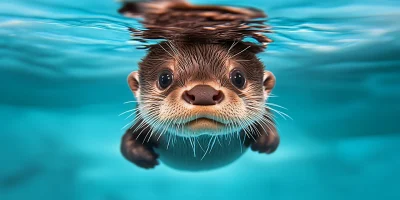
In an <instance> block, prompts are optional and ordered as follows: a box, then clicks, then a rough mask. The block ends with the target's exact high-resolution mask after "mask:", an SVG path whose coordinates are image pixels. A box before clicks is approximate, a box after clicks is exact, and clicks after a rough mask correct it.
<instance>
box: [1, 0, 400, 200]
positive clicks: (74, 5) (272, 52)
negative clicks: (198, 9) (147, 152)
mask: <svg viewBox="0 0 400 200" xmlns="http://www.w3.org/2000/svg"><path fill="white" fill-rule="evenodd" d="M191 2H193V3H208V4H210V3H212V4H223V5H241V6H253V7H257V8H259V9H262V10H264V11H265V12H266V13H267V14H268V15H269V21H268V23H269V24H270V25H271V26H272V29H273V30H274V33H272V34H269V37H271V38H272V39H273V40H274V42H273V43H272V44H271V45H270V46H269V47H268V50H267V51H266V52H265V53H262V54H260V57H261V59H262V61H263V62H264V63H265V65H266V67H267V69H268V70H271V71H273V72H274V74H275V75H276V77H277V86H276V88H275V90H274V91H273V93H274V94H275V95H277V96H278V97H277V98H272V99H271V101H272V102H273V103H276V104H279V105H282V106H284V107H286V108H288V110H287V111H285V112H286V113H287V114H289V115H290V116H291V117H292V118H293V120H284V119H283V118H278V127H279V130H280V134H281V146H280V147H279V149H278V150H277V151H276V152H275V153H274V154H272V155H270V156H266V155H261V154H257V153H252V152H250V151H249V152H247V153H246V154H245V155H244V156H243V157H242V158H240V159H239V160H238V161H237V162H235V163H234V164H232V165H229V166H227V167H224V168H221V169H218V170H213V171H209V172H197V173H189V172H180V171H176V170H173V169H170V168H168V167H166V166H164V165H160V166H158V167H157V168H156V169H155V170H142V169H139V168H137V167H135V166H133V165H132V164H131V163H129V162H127V161H125V160H124V159H123V158H122V156H121V155H120V153H119V142H120V137H121V135H122V134H123V132H124V131H123V130H121V127H123V126H124V125H125V124H126V123H127V122H128V121H125V120H124V117H118V114H119V113H121V112H123V111H125V110H128V109H130V108H131V107H132V106H133V105H132V104H123V102H125V101H130V100H133V96H132V94H131V93H130V91H129V88H128V86H127V84H126V76H127V75H128V74H129V72H131V71H133V70H136V69H137V63H138V61H140V58H141V57H142V56H143V55H144V54H145V52H144V51H142V50H137V49H135V47H134V45H135V43H134V42H130V41H129V39H130V34H129V32H128V30H127V27H128V26H137V25H138V23H137V22H136V21H134V20H132V19H128V18H125V17H123V16H120V15H119V14H118V13H117V9H118V8H119V4H118V3H117V2H115V1H112V0H104V1H94V0H81V1H77V0H70V1H61V0H35V1H32V0H18V1H12V2H10V1H0V78H1V80H2V81H1V84H0V91H1V96H0V97H1V98H0V121H1V125H2V126H1V129H0V150H1V151H0V163H1V165H0V199H2V200H8V199H28V198H29V199H107V200H108V199H117V200H119V199H121V200H122V199H161V198H164V199H188V198H190V199H205V198H207V199H210V200H211V199H288V200H290V199H399V198H400V194H399V192H398V185H399V184H398V182H399V181H398V180H399V179H400V170H399V169H400V155H399V152H400V127H399V125H398V124H399V118H400V114H399V112H400V106H399V102H400V56H399V55H400V54H399V52H400V42H399V41H400V40H399V35H400V21H399V20H398V19H400V3H399V1H395V0H385V1H378V0H374V1H373V0H364V1H361V0H358V1H355V0H353V1H349V0H346V1H344V0H339V1H333V2H325V1H313V0H289V1H265V0H251V1H231V0H230V1H228V0H209V1H201V0H196V1H191Z"/></svg>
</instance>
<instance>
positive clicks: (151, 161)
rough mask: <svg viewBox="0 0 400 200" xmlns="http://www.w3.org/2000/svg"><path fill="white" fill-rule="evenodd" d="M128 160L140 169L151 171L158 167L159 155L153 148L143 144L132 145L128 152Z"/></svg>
mask: <svg viewBox="0 0 400 200" xmlns="http://www.w3.org/2000/svg"><path fill="white" fill-rule="evenodd" d="M125 156H126V158H127V159H128V160H130V161H131V162H133V163H134V164H136V165H137V166H139V167H142V168H145V169H150V168H154V167H155V166H156V165H158V164H159V163H158V160H157V159H158V157H159V156H158V155H157V154H156V153H155V152H154V150H153V148H151V147H149V146H146V145H144V144H141V143H135V144H133V145H131V148H129V149H128V151H127V152H126V155H125Z"/></svg>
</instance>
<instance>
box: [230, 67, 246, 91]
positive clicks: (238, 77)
mask: <svg viewBox="0 0 400 200" xmlns="http://www.w3.org/2000/svg"><path fill="white" fill-rule="evenodd" d="M230 79H231V82H232V84H233V85H234V86H235V87H237V88H239V89H243V87H244V84H245V83H246V78H245V77H244V75H243V73H242V72H241V71H240V70H237V69H234V70H233V71H232V72H231V76H230Z"/></svg>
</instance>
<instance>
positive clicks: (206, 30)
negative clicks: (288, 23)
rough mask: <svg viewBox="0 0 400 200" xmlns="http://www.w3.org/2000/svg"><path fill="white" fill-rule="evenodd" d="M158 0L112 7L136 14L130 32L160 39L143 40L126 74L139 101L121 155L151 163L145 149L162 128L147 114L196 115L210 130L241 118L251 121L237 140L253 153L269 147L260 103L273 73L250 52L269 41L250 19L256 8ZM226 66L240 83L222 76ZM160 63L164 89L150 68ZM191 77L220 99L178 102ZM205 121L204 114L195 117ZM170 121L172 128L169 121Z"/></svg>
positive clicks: (162, 118)
mask: <svg viewBox="0 0 400 200" xmlns="http://www.w3.org/2000/svg"><path fill="white" fill-rule="evenodd" d="M162 2H163V3H165V1H162ZM159 3H160V2H158V3H154V2H146V3H125V4H124V6H123V7H122V8H121V9H120V12H121V13H122V14H125V15H128V16H142V17H144V20H143V22H142V23H143V25H144V26H145V28H147V29H145V30H140V31H139V30H136V29H131V31H132V32H133V37H134V39H137V40H140V41H142V42H147V40H148V39H166V40H167V41H164V42H160V43H157V44H151V45H147V48H148V54H147V56H146V57H145V58H144V59H143V60H142V62H141V63H139V72H138V73H134V75H131V76H129V78H128V82H129V85H130V87H131V90H132V91H133V92H134V93H135V95H136V96H137V98H138V100H139V103H138V106H139V118H138V120H137V121H136V123H135V124H134V125H133V127H132V128H130V129H129V130H127V132H126V134H125V135H124V137H123V139H122V145H121V151H122V154H123V155H124V156H125V158H127V159H128V160H130V161H131V162H133V163H135V164H137V165H138V166H140V167H143V168H152V167H154V166H155V165H157V164H158V162H157V158H158V155H157V154H156V153H155V152H154V149H153V148H154V147H156V146H157V139H156V138H157V137H158V136H161V135H162V133H163V130H162V129H160V128H159V127H153V125H151V124H152V122H154V121H149V119H155V121H157V122H162V123H167V122H171V121H172V122H174V123H180V122H181V121H187V122H189V121H190V120H193V117H198V116H202V115H204V116H212V118H213V119H214V120H216V123H215V126H211V125H210V126H209V128H210V131H211V132H214V134H224V133H226V132H228V131H229V130H230V129H229V128H228V126H227V125H226V127H225V126H223V125H224V124H227V123H231V125H230V128H231V127H234V128H237V129H239V130H240V128H241V127H240V126H237V124H240V123H243V120H244V119H247V120H249V121H250V122H251V123H252V124H251V126H250V128H249V129H247V130H241V132H243V133H242V134H244V132H246V134H247V135H248V136H249V137H248V138H247V139H246V141H245V144H246V145H247V146H250V145H251V149H252V150H254V151H258V152H263V153H272V152H273V151H275V149H276V148H277V146H278V144H279V135H278V134H277V132H276V129H275V126H274V125H273V119H272V116H271V114H270V112H269V111H268V110H267V111H265V110H263V109H264V101H265V98H266V96H268V95H269V93H270V92H271V90H272V88H273V86H274V85H275V78H274V76H273V75H272V73H270V72H264V66H263V64H262V63H261V62H260V61H259V60H258V58H257V57H256V54H257V53H259V52H261V51H263V50H264V48H265V47H266V44H267V43H269V42H270V40H269V39H268V38H267V37H266V36H264V35H263V34H261V33H264V32H268V30H267V26H266V25H264V24H263V23H262V22H263V21H255V20H254V19H255V18H260V17H265V15H264V13H263V12H261V11H258V10H254V9H245V8H233V7H218V6H194V5H191V4H188V3H186V2H183V1H169V2H167V3H165V4H164V5H162V6H161V4H160V5H159ZM245 37H253V38H254V39H256V40H257V41H258V43H250V42H244V41H242V40H243V39H244V38H245ZM233 69H240V70H241V71H242V72H243V73H244V74H245V77H246V80H247V83H246V86H245V88H244V89H238V88H236V87H235V86H234V85H233V84H232V83H231V82H230V78H229V74H230V72H231V70H233ZM163 70H170V71H172V73H173V83H172V85H171V86H169V87H168V88H167V89H165V90H161V89H159V88H157V80H158V74H160V73H161V72H162V71H163ZM198 84H206V85H210V86H212V87H214V88H216V89H218V90H221V91H222V92H223V93H224V95H225V98H226V99H227V100H226V101H223V102H222V103H221V104H219V105H218V106H189V107H188V106H187V105H185V104H184V103H182V102H183V100H182V97H181V96H182V92H183V91H185V90H190V88H192V87H194V86H195V85H198ZM161 102H162V103H161ZM262 119H263V120H262ZM146 120H147V121H146ZM207 123H210V121H207V120H205V121H204V122H202V123H201V124H207ZM201 124H200V125H199V124H197V125H198V126H201ZM221 124H222V127H221ZM193 127H196V125H193ZM170 128H171V129H172V131H174V129H175V128H177V127H174V126H171V127H170ZM186 128H187V127H186ZM175 132H178V131H175ZM186 136H188V137H196V136H197V135H186ZM186 136H185V137H186ZM148 141H150V142H148Z"/></svg>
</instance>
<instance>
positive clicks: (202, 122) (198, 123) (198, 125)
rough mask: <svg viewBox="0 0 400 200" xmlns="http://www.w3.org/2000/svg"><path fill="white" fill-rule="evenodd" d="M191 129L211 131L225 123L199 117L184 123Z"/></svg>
mask: <svg viewBox="0 0 400 200" xmlns="http://www.w3.org/2000/svg"><path fill="white" fill-rule="evenodd" d="M184 126H186V127H187V128H188V129H189V130H192V131H213V130H218V129H221V128H223V127H225V124H224V123H222V122H220V121H217V120H215V119H210V118H207V117H199V118H196V119H193V120H190V121H188V122H186V123H184Z"/></svg>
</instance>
